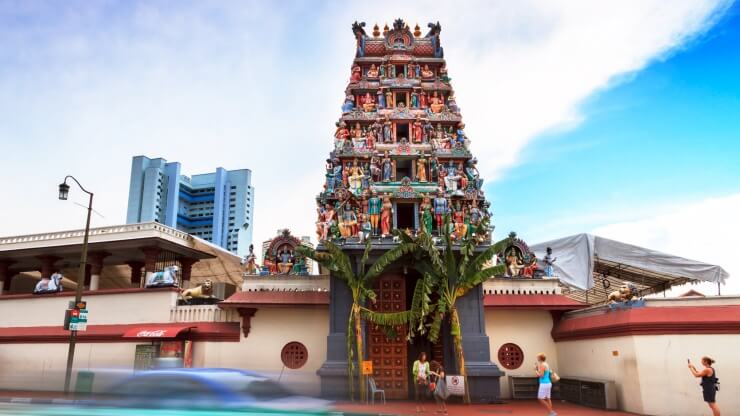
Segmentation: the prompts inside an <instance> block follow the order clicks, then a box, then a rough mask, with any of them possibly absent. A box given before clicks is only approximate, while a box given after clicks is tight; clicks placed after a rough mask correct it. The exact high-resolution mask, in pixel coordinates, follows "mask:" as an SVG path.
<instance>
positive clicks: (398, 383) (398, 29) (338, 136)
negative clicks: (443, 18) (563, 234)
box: [317, 19, 503, 402]
mask: <svg viewBox="0 0 740 416" xmlns="http://www.w3.org/2000/svg"><path fill="white" fill-rule="evenodd" d="M364 26H365V24H364V23H357V22H355V23H354V24H353V25H352V31H353V33H354V35H355V38H356V39H357V50H356V54H355V59H354V61H353V63H352V66H351V70H350V79H349V84H348V86H347V89H346V91H345V99H344V104H343V105H342V115H341V117H340V118H339V120H338V121H337V122H336V131H335V134H334V137H333V138H332V140H333V144H334V146H333V150H332V151H331V154H330V156H329V158H328V159H327V160H326V182H325V183H324V187H323V190H322V192H321V193H320V194H319V195H318V197H317V209H318V215H319V219H318V222H317V234H318V236H319V240H320V244H319V246H318V249H319V250H321V248H322V244H321V242H322V241H326V240H330V241H332V242H334V243H335V244H337V245H339V246H340V247H341V248H342V249H343V250H344V251H345V252H346V253H347V254H349V255H350V256H351V258H352V259H353V260H354V264H355V265H359V262H360V258H361V257H362V254H363V250H364V248H365V240H366V239H368V238H369V239H371V241H372V245H373V250H372V253H371V256H370V257H371V260H370V262H369V263H370V264H371V263H372V261H373V260H372V259H373V258H377V257H378V256H379V255H380V254H382V253H383V252H385V251H387V250H389V249H391V248H393V247H394V246H395V245H396V244H398V240H397V238H394V236H393V230H401V231H403V232H406V233H409V234H412V235H413V234H416V233H419V232H422V231H425V232H428V233H430V234H432V235H435V236H438V235H439V234H440V229H441V227H444V226H445V223H444V217H445V215H447V214H449V215H450V217H451V219H452V223H451V224H449V227H451V228H452V229H453V230H454V231H453V238H454V239H455V240H456V241H460V240H462V239H463V238H477V239H478V241H480V242H481V245H482V246H483V247H485V245H486V244H490V238H491V230H492V229H491V227H489V226H488V224H489V221H488V219H489V218H490V214H489V207H490V204H489V203H488V202H487V201H486V199H485V195H484V193H483V190H482V182H483V180H482V179H481V178H480V176H479V173H478V170H477V168H476V163H477V161H476V159H475V158H474V157H473V156H472V154H471V152H470V149H469V147H470V146H469V145H470V143H471V140H470V139H469V138H468V137H467V135H466V134H465V125H464V124H463V122H462V116H461V114H460V109H459V108H458V106H457V104H456V102H455V94H454V91H453V89H452V85H451V78H450V77H449V76H448V74H447V67H446V63H445V60H444V54H443V49H442V46H441V45H440V37H439V34H440V31H441V26H440V24H439V23H436V24H435V23H430V24H429V25H428V26H429V28H430V30H429V31H428V33H427V34H426V35H424V36H422V33H421V31H420V29H419V26H418V25H416V27H415V28H414V30H413V31H412V30H411V29H410V28H409V26H408V25H407V24H406V23H405V22H404V21H403V20H401V19H397V20H396V21H394V22H393V27H392V28H389V27H388V26H387V25H386V26H385V28H384V29H383V30H382V32H381V30H380V28H379V27H378V26H377V25H375V27H374V28H373V31H372V33H371V34H369V35H368V34H367V33H366V32H365V30H364ZM420 277H421V276H420V274H419V273H418V272H417V271H416V270H415V269H414V267H413V264H412V263H410V262H406V263H404V262H403V261H402V262H400V263H399V264H397V265H395V266H394V267H393V268H391V269H388V270H387V271H386V272H385V273H384V274H383V275H382V276H381V277H380V278H379V279H378V281H377V282H376V286H375V287H374V290H375V292H376V294H377V298H378V301H377V304H376V305H374V306H373V307H374V308H376V309H377V310H379V311H382V312H398V311H403V310H406V309H407V308H408V306H409V304H410V302H411V299H412V295H413V293H412V292H413V290H414V285H415V283H416V280H418V279H419V278H420ZM481 294H482V292H481V288H480V287H478V288H476V289H475V290H472V291H471V292H470V293H469V294H468V295H466V296H465V297H464V298H462V299H460V300H459V303H458V308H459V313H460V314H461V321H462V332H463V345H464V349H465V361H466V369H467V374H468V383H469V388H470V394H471V398H472V400H473V401H475V402H491V401H496V400H498V395H499V377H500V376H501V375H503V373H502V372H501V371H500V370H499V369H498V367H497V366H496V365H495V364H493V363H492V362H491V360H490V349H489V342H488V337H487V336H486V334H485V323H484V315H483V301H482V296H481ZM351 304H352V299H351V295H350V293H349V290H348V289H347V287H346V285H344V283H342V282H341V281H339V280H337V279H336V278H335V277H332V278H331V301H330V334H329V336H328V342H327V360H326V362H325V363H324V365H323V366H322V368H321V369H320V370H319V375H320V376H321V379H322V392H323V394H324V395H325V396H327V397H339V398H346V397H347V392H348V386H347V348H346V345H347V344H346V342H347V341H346V330H347V320H348V316H349V310H350V306H351ZM365 325H366V334H367V336H366V338H367V339H366V340H365V344H366V346H367V350H366V351H367V353H366V354H367V357H368V358H367V359H369V360H372V361H373V377H374V379H375V381H376V383H377V384H378V388H381V389H384V390H385V394H386V396H387V397H388V398H389V399H409V398H413V385H412V380H411V375H410V374H411V364H412V363H413V361H414V360H415V359H416V357H417V356H418V355H419V353H420V352H421V351H425V352H427V356H428V357H430V359H432V360H435V361H438V362H441V363H443V364H444V366H445V368H446V369H447V373H448V374H457V372H456V369H455V368H454V366H455V360H454V351H453V345H452V340H451V338H450V336H449V333H448V332H449V331H448V328H447V329H444V330H443V336H442V337H441V339H440V341H439V342H437V343H435V344H431V343H430V342H428V341H427V340H425V339H423V337H415V338H414V339H412V340H410V341H409V340H407V339H406V337H405V334H404V333H403V332H402V331H401V332H400V335H398V336H396V337H392V338H389V337H388V336H386V335H387V334H386V332H385V331H383V330H382V328H377V327H375V325H372V324H369V323H366V324H365Z"/></svg>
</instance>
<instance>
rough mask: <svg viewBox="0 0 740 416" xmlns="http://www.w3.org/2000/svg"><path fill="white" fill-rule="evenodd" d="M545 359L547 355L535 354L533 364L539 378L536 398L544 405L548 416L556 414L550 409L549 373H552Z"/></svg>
mask: <svg viewBox="0 0 740 416" xmlns="http://www.w3.org/2000/svg"><path fill="white" fill-rule="evenodd" d="M546 360H547V357H545V354H543V353H539V354H537V363H536V364H535V365H534V371H535V372H536V373H537V377H539V379H540V388H539V389H538V390H537V400H539V401H540V403H542V405H543V406H545V408H546V409H547V411H548V414H547V415H548V416H557V413H555V411H554V410H552V401H551V400H550V396H551V394H552V380H551V379H550V374H551V373H552V370H551V369H550V365H549V364H547V361H546Z"/></svg>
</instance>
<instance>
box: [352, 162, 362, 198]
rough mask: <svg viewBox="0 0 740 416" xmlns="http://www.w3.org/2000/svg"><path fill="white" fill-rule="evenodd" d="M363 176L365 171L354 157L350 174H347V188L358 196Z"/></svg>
mask: <svg viewBox="0 0 740 416" xmlns="http://www.w3.org/2000/svg"><path fill="white" fill-rule="evenodd" d="M364 177H365V173H364V172H363V171H362V168H361V167H360V164H359V163H358V162H357V159H355V162H354V165H353V166H352V174H351V175H350V176H349V189H350V191H352V193H353V194H355V195H358V196H359V195H360V194H361V193H362V179H363V178H364Z"/></svg>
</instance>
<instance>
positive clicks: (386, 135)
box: [383, 116, 393, 143]
mask: <svg viewBox="0 0 740 416" xmlns="http://www.w3.org/2000/svg"><path fill="white" fill-rule="evenodd" d="M392 142H393V123H391V119H390V118H389V117H388V116H385V121H384V122H383V143H392Z"/></svg>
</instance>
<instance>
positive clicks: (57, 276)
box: [33, 273, 63, 295]
mask: <svg viewBox="0 0 740 416" xmlns="http://www.w3.org/2000/svg"><path fill="white" fill-rule="evenodd" d="M62 277H63V276H62V275H61V273H54V274H52V275H51V277H50V278H42V279H41V280H39V282H38V283H36V286H35V287H34V288H33V293H34V295H42V294H45V293H57V292H61V291H62V289H63V287H62Z"/></svg>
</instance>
